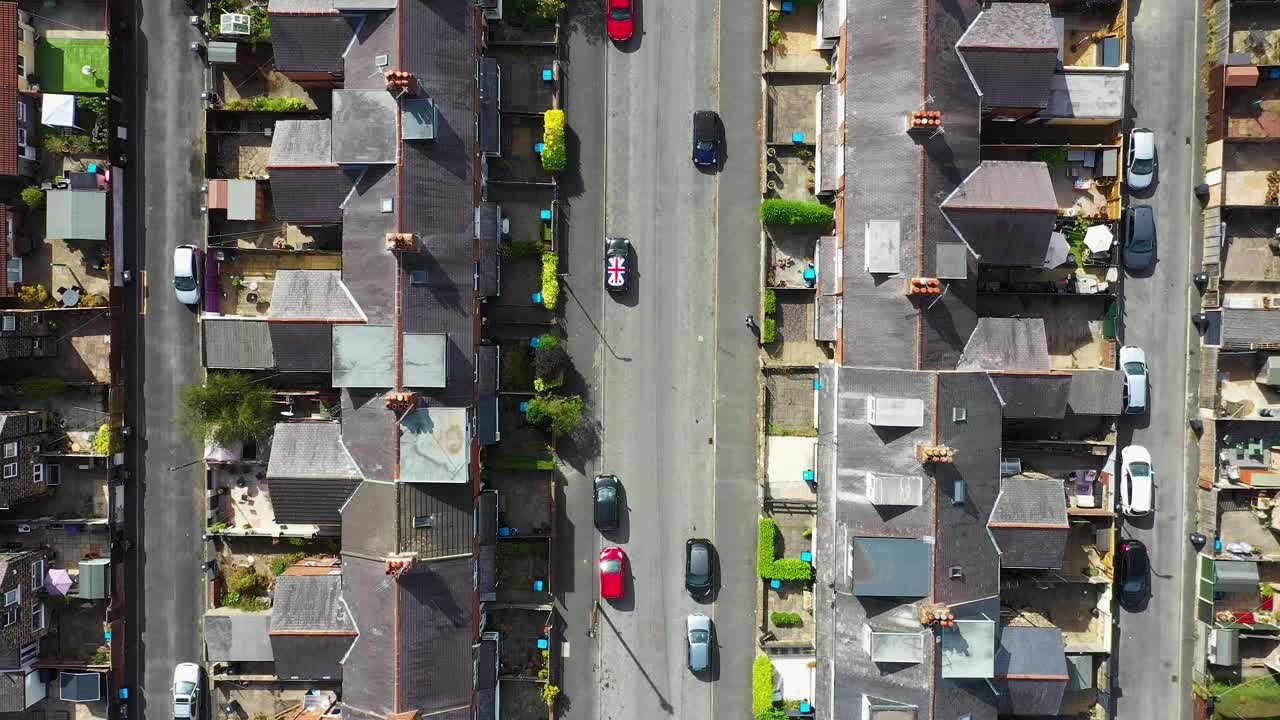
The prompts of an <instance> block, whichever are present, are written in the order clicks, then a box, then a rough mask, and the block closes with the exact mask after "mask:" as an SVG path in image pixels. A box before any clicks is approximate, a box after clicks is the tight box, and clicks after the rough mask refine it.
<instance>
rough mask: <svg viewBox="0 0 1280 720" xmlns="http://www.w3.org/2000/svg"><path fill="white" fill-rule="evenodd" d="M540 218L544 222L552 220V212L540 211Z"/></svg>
mask: <svg viewBox="0 0 1280 720" xmlns="http://www.w3.org/2000/svg"><path fill="white" fill-rule="evenodd" d="M538 217H540V218H542V219H543V220H550V219H551V211H550V210H542V211H540V212H539V213H538Z"/></svg>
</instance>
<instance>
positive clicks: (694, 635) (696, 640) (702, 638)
mask: <svg viewBox="0 0 1280 720" xmlns="http://www.w3.org/2000/svg"><path fill="white" fill-rule="evenodd" d="M710 639H711V633H710V632H708V631H706V630H690V631H689V642H691V643H693V644H694V645H704V644H706V642H707V641H708V640H710Z"/></svg>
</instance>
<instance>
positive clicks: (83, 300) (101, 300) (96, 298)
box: [80, 293, 109, 308]
mask: <svg viewBox="0 0 1280 720" xmlns="http://www.w3.org/2000/svg"><path fill="white" fill-rule="evenodd" d="M108 302H109V301H108V300H107V299H106V298H105V297H103V296H101V295H99V294H97V293H85V294H84V295H81V296H80V307H86V308H96V307H105V306H106V305H107V303H108Z"/></svg>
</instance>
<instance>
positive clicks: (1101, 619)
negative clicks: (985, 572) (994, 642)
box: [1000, 579, 1110, 652]
mask: <svg viewBox="0 0 1280 720" xmlns="http://www.w3.org/2000/svg"><path fill="white" fill-rule="evenodd" d="M1106 590H1107V588H1106V586H1102V585H1091V584H1082V583H1080V584H1075V583H1073V584H1069V585H1068V584H1048V583H1046V584H1044V585H1037V583H1036V581H1034V580H1029V579H1021V580H1018V581H1017V583H1016V586H1015V587H1012V588H1002V591H1001V594H1000V619H1001V620H1002V621H1003V624H1004V625H1007V626H1011V627H1027V626H1030V627H1053V626H1057V627H1059V628H1061V629H1062V638H1063V641H1064V643H1065V644H1066V649H1067V650H1068V651H1077V652H1087V651H1090V650H1091V649H1092V651H1094V652H1106V651H1107V650H1108V649H1109V648H1107V647H1106V646H1105V643H1106V640H1107V634H1108V633H1107V627H1106V625H1107V623H1108V622H1110V619H1109V618H1108V617H1107V616H1106V615H1105V614H1103V613H1098V614H1097V616H1095V615H1094V612H1093V611H1094V609H1095V608H1096V607H1097V606H1098V599H1099V597H1100V595H1101V594H1102V593H1103V592H1105V591H1106Z"/></svg>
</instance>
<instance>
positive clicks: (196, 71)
mask: <svg viewBox="0 0 1280 720" xmlns="http://www.w3.org/2000/svg"><path fill="white" fill-rule="evenodd" d="M124 5H125V8H126V12H127V14H128V17H129V18H130V19H131V20H132V23H131V26H130V27H131V28H132V32H131V34H130V36H129V37H128V38H127V41H126V48H127V49H126V51H125V53H126V54H125V57H126V60H125V67H124V68H120V71H121V72H124V73H127V74H128V76H129V77H128V79H127V80H126V82H125V88H124V90H125V97H126V102H125V125H126V126H127V127H128V128H129V146H128V155H129V161H130V167H129V168H128V171H127V178H128V180H127V182H128V185H127V188H126V189H127V192H128V197H129V200H128V202H127V205H126V223H127V227H128V228H129V232H128V236H127V237H126V238H125V262H126V266H127V267H133V268H134V269H135V275H137V272H136V271H139V270H140V271H144V272H145V273H146V278H145V280H146V285H147V287H148V288H149V297H146V298H144V297H143V294H144V290H143V282H142V280H143V278H142V277H141V276H139V277H138V280H136V281H135V282H134V284H133V285H132V287H131V288H130V289H129V291H128V292H127V293H126V300H125V311H126V313H127V314H128V318H129V321H128V323H129V326H128V330H127V332H128V338H129V346H128V348H127V350H126V351H125V368H126V370H125V372H126V375H127V384H128V387H129V399H128V402H127V406H126V417H127V422H128V423H129V424H130V425H132V426H133V428H134V435H133V438H132V439H131V441H130V445H129V448H128V450H127V461H128V463H129V464H130V466H131V467H132V468H133V469H134V481H133V485H132V486H131V487H130V488H129V489H128V492H127V493H126V496H125V504H126V517H127V519H128V523H129V527H128V531H129V533H130V534H131V537H132V539H133V540H134V548H135V549H134V551H133V558H132V563H131V564H130V566H129V568H128V569H127V572H126V583H127V588H128V594H129V596H128V600H127V616H126V617H127V623H128V631H127V632H128V648H127V651H128V652H127V657H128V659H127V661H126V668H125V677H126V682H127V683H128V685H129V686H130V687H131V688H132V689H133V692H132V697H133V698H135V700H134V705H133V707H132V708H131V713H130V717H134V718H161V717H171V716H172V715H171V713H172V703H171V697H170V694H169V691H170V684H171V683H172V682H173V667H174V665H176V664H177V663H179V662H187V661H195V662H203V660H204V643H203V639H202V632H201V622H200V618H201V615H202V614H203V612H204V592H203V591H202V589H201V588H202V585H201V582H202V578H201V572H200V564H201V563H202V562H203V561H204V555H203V548H202V547H201V540H200V536H201V534H202V533H203V529H204V525H205V523H204V512H203V510H202V504H203V502H204V480H203V472H202V468H203V464H202V463H200V462H195V463H194V464H190V465H186V467H182V468H181V469H179V470H176V471H173V472H170V471H169V470H168V468H169V467H171V466H181V465H185V464H187V463H191V462H192V461H196V460H199V459H200V458H201V456H202V448H199V447H197V446H196V445H195V444H194V443H192V442H191V440H190V439H189V438H188V437H187V436H186V434H185V433H183V432H182V431H181V430H180V429H179V428H178V427H177V426H176V423H175V421H174V418H176V417H177V413H178V391H179V389H180V388H181V387H182V386H183V385H186V384H189V383H191V382H197V381H199V380H200V379H201V378H202V372H203V371H202V369H201V362H200V351H199V338H198V335H197V333H198V330H197V324H196V315H195V312H194V310H193V309H191V308H188V307H186V306H184V305H180V304H179V303H178V302H177V300H176V299H175V298H174V296H173V290H172V289H171V287H172V286H171V280H170V278H171V277H172V273H173V267H172V262H173V261H172V252H173V248H174V247H175V246H177V245H180V244H183V243H197V244H203V238H204V235H205V226H204V223H203V221H202V220H201V217H200V215H199V212H198V207H199V205H200V202H199V199H198V190H199V178H201V177H203V175H204V172H203V168H204V162H203V157H202V153H203V152H204V137H203V127H204V125H203V113H202V108H201V103H200V89H201V88H203V87H204V80H203V79H202V74H203V71H204V66H203V64H202V63H201V62H200V60H199V58H198V57H196V56H195V55H193V54H192V53H191V51H190V50H189V49H188V44H189V43H190V42H191V41H193V40H199V39H200V38H199V34H198V32H197V31H196V30H195V29H194V28H192V27H191V25H190V24H189V22H188V20H187V18H188V16H189V15H191V14H192V12H193V11H192V10H191V9H190V8H188V7H187V6H185V5H183V4H182V3H175V2H173V1H172V0H125V2H124ZM206 710H207V708H206Z"/></svg>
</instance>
